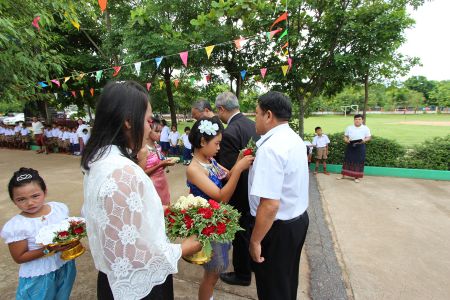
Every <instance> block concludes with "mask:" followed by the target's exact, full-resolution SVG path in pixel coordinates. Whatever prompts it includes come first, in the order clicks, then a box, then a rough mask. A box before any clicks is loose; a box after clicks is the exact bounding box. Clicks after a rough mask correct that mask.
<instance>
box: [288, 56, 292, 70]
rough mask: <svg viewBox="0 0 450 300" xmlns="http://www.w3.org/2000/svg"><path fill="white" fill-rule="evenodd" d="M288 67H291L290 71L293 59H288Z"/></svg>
mask: <svg viewBox="0 0 450 300" xmlns="http://www.w3.org/2000/svg"><path fill="white" fill-rule="evenodd" d="M288 65H289V69H291V68H292V58H291V57H288Z"/></svg>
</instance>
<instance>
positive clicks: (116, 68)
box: [113, 66, 122, 77]
mask: <svg viewBox="0 0 450 300" xmlns="http://www.w3.org/2000/svg"><path fill="white" fill-rule="evenodd" d="M113 69H114V73H113V77H116V76H117V75H118V74H119V72H120V69H122V67H121V66H115V67H113Z"/></svg>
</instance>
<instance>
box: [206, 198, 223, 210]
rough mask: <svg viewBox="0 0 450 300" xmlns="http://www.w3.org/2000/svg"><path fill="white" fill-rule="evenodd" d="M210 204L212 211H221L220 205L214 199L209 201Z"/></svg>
mask: <svg viewBox="0 0 450 300" xmlns="http://www.w3.org/2000/svg"><path fill="white" fill-rule="evenodd" d="M208 203H209V205H210V206H211V208H212V209H219V208H220V204H219V203H217V202H216V201H214V200H213V199H209V200H208Z"/></svg>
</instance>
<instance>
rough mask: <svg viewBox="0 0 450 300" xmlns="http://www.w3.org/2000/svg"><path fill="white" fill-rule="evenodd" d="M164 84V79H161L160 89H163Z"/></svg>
mask: <svg viewBox="0 0 450 300" xmlns="http://www.w3.org/2000/svg"><path fill="white" fill-rule="evenodd" d="M163 85H164V81H162V80H160V81H159V89H160V90H162V87H163Z"/></svg>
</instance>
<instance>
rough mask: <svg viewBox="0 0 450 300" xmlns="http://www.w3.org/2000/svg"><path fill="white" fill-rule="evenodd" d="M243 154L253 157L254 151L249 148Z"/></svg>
mask: <svg viewBox="0 0 450 300" xmlns="http://www.w3.org/2000/svg"><path fill="white" fill-rule="evenodd" d="M242 154H243V155H244V156H247V155H253V149H251V148H247V149H245V150H244V151H243V152H242Z"/></svg>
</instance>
